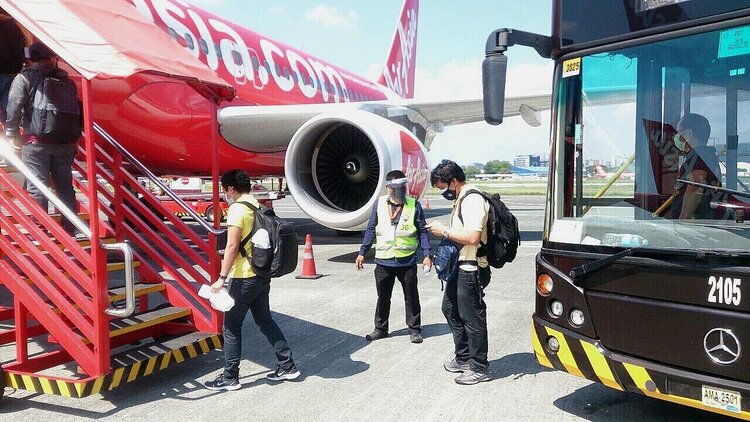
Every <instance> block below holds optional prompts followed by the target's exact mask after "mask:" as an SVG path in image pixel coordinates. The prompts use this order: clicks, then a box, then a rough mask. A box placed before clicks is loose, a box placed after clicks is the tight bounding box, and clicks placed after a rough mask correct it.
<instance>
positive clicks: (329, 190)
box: [284, 110, 424, 230]
mask: <svg viewBox="0 0 750 422" xmlns="http://www.w3.org/2000/svg"><path fill="white" fill-rule="evenodd" d="M404 136H407V137H410V138H411V140H412V141H413V143H414V144H416V145H420V146H419V148H420V149H421V151H422V156H424V154H423V151H424V150H423V148H422V147H421V143H420V142H419V141H417V140H416V138H414V137H413V135H411V133H409V132H407V131H406V130H405V129H404V128H403V127H402V126H400V125H398V124H396V123H393V122H391V121H389V120H387V119H384V118H382V117H379V116H376V115H374V114H371V113H368V112H364V111H360V110H351V111H348V112H347V113H344V114H342V113H335V114H334V113H330V114H321V115H318V116H316V117H314V118H312V119H310V120H308V121H307V122H305V124H303V125H302V126H301V127H300V128H299V129H298V130H297V132H296V133H295V134H294V136H293V137H292V140H291V142H290V143H289V147H288V148H287V152H286V158H285V163H284V172H285V174H286V178H287V183H288V186H289V190H290V192H291V193H292V196H293V197H294V200H295V201H296V202H297V205H299V207H300V208H301V209H302V211H304V212H305V213H306V214H308V215H309V216H310V217H311V218H312V219H313V220H315V221H317V222H318V223H320V224H322V225H324V226H327V227H331V228H335V229H339V230H361V229H362V228H364V227H365V225H366V223H367V220H368V218H369V217H370V212H371V210H372V206H373V204H374V202H375V201H376V200H377V198H378V196H380V195H383V194H385V180H384V179H385V178H384V177H383V176H384V175H385V174H387V173H388V172H389V171H391V170H392V169H403V168H404V167H403V165H402V137H404ZM404 171H406V170H405V169H404ZM419 193H420V194H421V192H419Z"/></svg>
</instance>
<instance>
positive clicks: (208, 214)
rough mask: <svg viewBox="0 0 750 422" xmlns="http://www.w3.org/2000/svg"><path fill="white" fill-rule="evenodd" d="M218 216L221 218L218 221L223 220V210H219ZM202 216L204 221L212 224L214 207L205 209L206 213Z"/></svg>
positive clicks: (210, 206)
mask: <svg viewBox="0 0 750 422" xmlns="http://www.w3.org/2000/svg"><path fill="white" fill-rule="evenodd" d="M219 215H220V217H221V218H220V219H219V221H222V220H224V210H222V209H219ZM203 216H204V218H205V219H206V221H208V222H209V223H213V222H214V206H213V205H209V206H208V207H207V208H206V212H205V213H203Z"/></svg>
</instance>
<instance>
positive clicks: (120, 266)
mask: <svg viewBox="0 0 750 422" xmlns="http://www.w3.org/2000/svg"><path fill="white" fill-rule="evenodd" d="M140 266H141V262H140V261H133V268H138V267H140ZM124 269H125V263H124V262H108V263H107V272H112V271H120V270H124ZM83 272H84V273H85V274H87V275H88V274H91V273H90V272H89V270H87V269H85V268H84V269H83ZM44 278H46V279H47V280H51V279H52V277H51V276H49V275H48V276H45V277H44ZM24 281H26V283H27V284H33V283H34V281H33V280H31V278H29V277H25V278H24Z"/></svg>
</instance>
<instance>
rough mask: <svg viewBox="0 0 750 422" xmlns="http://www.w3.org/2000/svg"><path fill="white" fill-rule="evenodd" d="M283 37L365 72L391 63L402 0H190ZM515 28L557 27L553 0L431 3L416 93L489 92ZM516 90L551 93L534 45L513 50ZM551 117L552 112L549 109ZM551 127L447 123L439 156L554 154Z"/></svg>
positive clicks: (423, 22) (424, 6)
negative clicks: (487, 47) (487, 59)
mask: <svg viewBox="0 0 750 422" xmlns="http://www.w3.org/2000/svg"><path fill="white" fill-rule="evenodd" d="M188 2H189V3H192V4H195V5H197V6H200V7H203V8H205V9H207V10H210V11H212V12H214V13H216V14H217V15H220V16H222V17H225V18H229V19H230V20H232V21H234V22H236V23H239V24H241V25H243V26H246V27H248V28H250V29H252V30H254V31H256V32H259V33H261V34H264V35H265V36H268V37H270V38H273V39H275V40H278V41H281V42H284V43H286V44H289V45H291V46H294V47H297V48H300V49H302V50H304V51H306V52H308V53H311V54H313V55H315V56H318V57H319V58H321V59H325V60H329V61H331V62H333V63H336V64H337V65H340V66H342V67H344V68H346V69H348V70H351V71H353V72H355V73H358V74H360V75H363V76H367V77H370V78H374V77H375V76H376V75H377V74H378V72H379V70H380V69H381V67H382V66H383V64H384V62H385V59H386V56H387V53H388V48H389V46H390V43H391V38H392V36H393V33H394V31H395V28H396V21H397V19H398V16H399V13H400V12H401V6H402V4H403V2H402V0H377V1H374V0H370V1H361V0H355V1H351V0H350V1H343V0H320V1H317V0H307V1H303V0H286V1H284V2H279V1H278V0H273V1H272V0H188ZM500 27H511V28H516V29H520V30H524V31H530V32H536V33H541V34H545V35H549V33H550V1H549V0H524V1H518V0H495V1H489V0H476V1H470V2H468V1H467V2H463V1H456V0H422V1H420V16H419V29H418V31H419V32H418V41H417V77H416V82H415V84H416V96H415V97H416V98H417V99H422V100H447V99H456V98H459V99H466V98H481V95H482V90H481V62H482V59H483V58H484V44H485V41H486V39H487V36H488V35H489V33H490V32H491V31H492V30H494V29H496V28H500ZM508 57H509V71H508V88H507V89H508V95H510V96H512V95H528V94H542V93H549V92H550V91H551V77H552V74H551V73H552V63H551V61H549V60H545V59H542V58H540V57H539V56H538V55H537V54H536V52H535V51H533V50H532V49H530V48H526V47H513V48H511V49H510V51H509V53H508ZM542 118H543V121H544V119H549V113H543V114H542ZM548 139H549V124H548V123H546V122H545V123H543V124H542V125H541V126H540V127H537V128H532V127H529V126H528V125H526V124H525V123H524V122H523V121H522V120H521V119H520V118H512V119H508V120H506V121H505V122H504V123H503V124H502V125H500V126H497V127H491V126H489V125H487V124H486V123H483V122H480V123H473V124H468V125H460V126H453V127H449V128H446V130H445V132H444V133H441V134H439V135H437V136H436V138H435V142H434V143H433V146H432V149H431V151H430V153H429V158H430V160H431V161H432V162H433V163H436V162H438V161H439V160H440V159H442V158H451V159H453V160H455V161H457V162H458V163H459V164H469V163H472V162H480V163H485V162H487V161H489V160H493V159H499V160H509V161H510V160H512V159H513V157H514V156H515V155H517V154H531V153H540V152H547V151H548V149H549V148H548Z"/></svg>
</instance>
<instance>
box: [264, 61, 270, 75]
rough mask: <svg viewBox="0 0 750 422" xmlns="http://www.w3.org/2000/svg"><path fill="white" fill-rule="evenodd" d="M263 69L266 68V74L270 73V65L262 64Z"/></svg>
mask: <svg viewBox="0 0 750 422" xmlns="http://www.w3.org/2000/svg"><path fill="white" fill-rule="evenodd" d="M263 67H265V68H266V72H268V73H271V65H270V64H269V63H268V62H263Z"/></svg>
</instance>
